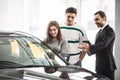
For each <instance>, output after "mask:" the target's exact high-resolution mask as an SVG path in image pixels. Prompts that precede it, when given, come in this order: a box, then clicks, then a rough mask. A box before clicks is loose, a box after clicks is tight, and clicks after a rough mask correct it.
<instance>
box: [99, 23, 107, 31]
mask: <svg viewBox="0 0 120 80" xmlns="http://www.w3.org/2000/svg"><path fill="white" fill-rule="evenodd" d="M107 25H108V24H107V23H106V24H105V25H104V26H103V27H101V28H100V29H101V30H103V29H104V28H105V27H106V26H107Z"/></svg>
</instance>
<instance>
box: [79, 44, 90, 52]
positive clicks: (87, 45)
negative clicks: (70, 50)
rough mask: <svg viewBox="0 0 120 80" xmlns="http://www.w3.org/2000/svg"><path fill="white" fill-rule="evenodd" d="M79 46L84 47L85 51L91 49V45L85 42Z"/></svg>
mask: <svg viewBox="0 0 120 80" xmlns="http://www.w3.org/2000/svg"><path fill="white" fill-rule="evenodd" d="M78 48H79V49H82V51H85V52H87V51H89V50H90V46H89V44H87V43H83V44H81V45H79V46H78Z"/></svg>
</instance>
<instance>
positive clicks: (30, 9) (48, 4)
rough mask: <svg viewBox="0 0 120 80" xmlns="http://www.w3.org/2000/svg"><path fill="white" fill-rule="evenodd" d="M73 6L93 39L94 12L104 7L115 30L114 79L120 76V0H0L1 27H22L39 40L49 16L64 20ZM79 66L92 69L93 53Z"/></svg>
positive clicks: (13, 29)
mask: <svg viewBox="0 0 120 80" xmlns="http://www.w3.org/2000/svg"><path fill="white" fill-rule="evenodd" d="M70 6H73V7H76V8H77V10H78V15H77V18H76V22H77V23H78V24H79V25H82V26H83V27H84V28H85V29H86V32H87V36H88V39H89V40H90V42H91V43H94V39H95V35H96V34H95V33H96V32H97V31H98V28H97V27H96V25H95V24H94V20H93V18H94V13H95V12H96V11H98V10H103V11H105V13H106V15H107V21H108V23H109V24H110V25H111V27H112V28H113V29H114V30H115V33H116V41H115V45H114V57H115V61H116V65H117V70H116V74H115V77H116V80H119V79H120V59H119V57H120V53H119V52H120V49H119V47H120V44H119V42H120V31H119V30H120V22H119V21H120V18H119V16H120V9H119V8H120V0H0V31H23V32H27V33H30V34H32V35H34V36H36V37H38V38H40V39H41V40H43V39H44V38H45V36H46V27H47V25H48V23H49V21H51V20H56V21H58V22H59V23H60V24H62V23H63V22H65V9H66V8H67V7H70ZM82 64H83V65H82V67H84V68H86V69H89V70H91V71H93V72H94V68H95V56H94V55H93V56H88V55H86V56H85V58H84V59H83V62H82Z"/></svg>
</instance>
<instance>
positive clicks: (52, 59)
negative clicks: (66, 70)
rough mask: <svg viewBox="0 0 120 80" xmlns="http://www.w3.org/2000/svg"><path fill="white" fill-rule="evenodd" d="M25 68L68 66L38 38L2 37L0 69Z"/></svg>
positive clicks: (13, 35) (0, 38)
mask: <svg viewBox="0 0 120 80" xmlns="http://www.w3.org/2000/svg"><path fill="white" fill-rule="evenodd" d="M25 66H66V63H65V62H64V60H63V59H62V58H61V57H59V56H58V55H57V54H55V53H54V51H53V50H51V49H50V48H49V47H47V46H46V45H45V44H43V43H42V42H41V41H40V40H39V39H38V38H36V37H30V36H23V35H15V34H12V35H9V36H8V35H7V36H6V35H4V36H0V68H13V67H14V68H15V67H16V68H17V67H25Z"/></svg>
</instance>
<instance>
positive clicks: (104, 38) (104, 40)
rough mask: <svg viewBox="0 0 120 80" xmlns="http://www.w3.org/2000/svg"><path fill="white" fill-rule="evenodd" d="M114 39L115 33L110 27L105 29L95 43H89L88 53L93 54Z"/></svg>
mask: <svg viewBox="0 0 120 80" xmlns="http://www.w3.org/2000/svg"><path fill="white" fill-rule="evenodd" d="M114 39H115V33H114V31H113V29H112V28H108V29H106V30H105V31H104V32H103V33H102V35H101V36H100V37H99V39H98V40H96V42H95V44H93V45H90V51H89V55H92V54H95V53H96V52H98V51H99V50H102V49H104V48H106V47H107V46H109V44H110V43H111V42H112V41H113V40H114Z"/></svg>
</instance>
